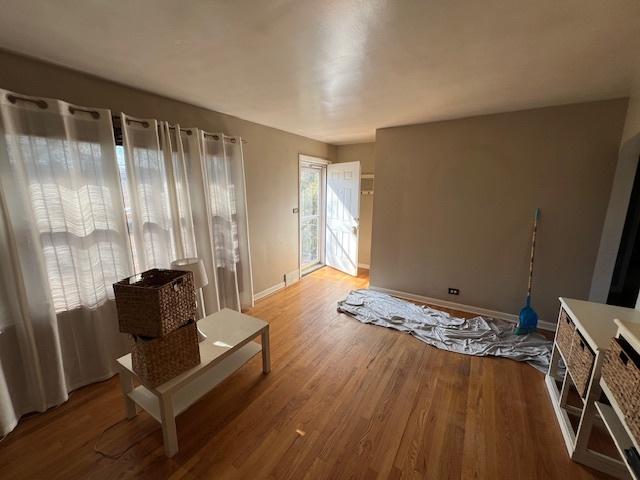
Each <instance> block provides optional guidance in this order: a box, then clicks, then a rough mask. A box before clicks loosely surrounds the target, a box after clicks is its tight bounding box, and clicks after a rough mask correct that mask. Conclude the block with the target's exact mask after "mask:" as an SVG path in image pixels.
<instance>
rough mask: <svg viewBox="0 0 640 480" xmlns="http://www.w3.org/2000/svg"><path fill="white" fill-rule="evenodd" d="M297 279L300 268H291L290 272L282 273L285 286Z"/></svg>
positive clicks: (297, 280)
mask: <svg viewBox="0 0 640 480" xmlns="http://www.w3.org/2000/svg"><path fill="white" fill-rule="evenodd" d="M299 281H300V270H293V271H292V272H289V273H285V274H284V284H285V285H286V286H287V287H288V286H289V285H293V284H294V283H296V282H299Z"/></svg>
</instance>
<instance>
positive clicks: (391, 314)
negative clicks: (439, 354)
mask: <svg viewBox="0 0 640 480" xmlns="http://www.w3.org/2000/svg"><path fill="white" fill-rule="evenodd" d="M338 310H339V311H340V312H343V313H346V314H349V315H351V316H352V317H355V318H356V319H357V320H359V321H360V322H362V323H371V324H373V325H379V326H381V327H387V328H393V329H395V330H400V331H402V332H409V333H410V334H411V335H413V336H414V337H416V338H418V339H419V340H422V341H423V342H425V343H428V344H429V345H433V346H434V347H437V348H440V349H442V350H449V351H452V352H457V353H463V354H466V355H478V356H486V355H495V356H499V357H507V358H511V359H513V360H518V361H520V362H527V363H529V364H530V365H532V366H534V367H535V368H537V369H538V370H540V371H541V372H546V371H547V369H548V367H549V360H550V358H551V348H552V342H551V341H549V340H547V339H546V338H544V337H543V336H542V335H540V334H539V333H530V334H527V335H516V334H515V333H514V330H515V325H514V324H512V323H510V322H506V321H503V320H496V319H489V318H483V317H473V318H469V319H465V318H457V317H453V316H451V315H449V314H448V313H446V312H442V311H440V310H434V309H433V308H429V307H424V306H420V305H416V304H413V303H411V302H407V301H405V300H401V299H399V298H395V297H392V296H390V295H387V294H385V293H381V292H376V291H374V290H367V289H361V290H354V291H352V292H350V293H349V295H347V298H346V299H344V300H342V301H340V302H338Z"/></svg>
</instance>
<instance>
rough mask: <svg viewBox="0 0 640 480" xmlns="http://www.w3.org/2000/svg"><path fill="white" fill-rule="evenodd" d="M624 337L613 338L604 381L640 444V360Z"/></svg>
mask: <svg viewBox="0 0 640 480" xmlns="http://www.w3.org/2000/svg"><path fill="white" fill-rule="evenodd" d="M638 357H639V355H638V353H636V352H635V351H634V350H633V348H632V347H631V346H630V345H629V344H628V343H627V341H626V340H625V339H624V337H619V338H612V339H611V343H610V344H609V350H608V351H607V355H606V357H605V359H604V362H603V364H602V379H603V380H604V382H605V383H606V384H607V387H609V390H611V394H612V395H613V396H614V397H615V399H616V402H617V404H618V406H619V407H620V410H622V414H623V415H624V417H625V423H626V424H627V426H628V427H629V429H630V430H631V433H632V434H633V436H634V437H635V438H636V441H638V442H640V411H639V407H640V366H639V365H640V358H638Z"/></svg>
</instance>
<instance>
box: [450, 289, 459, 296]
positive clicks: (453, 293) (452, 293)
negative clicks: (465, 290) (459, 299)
mask: <svg viewBox="0 0 640 480" xmlns="http://www.w3.org/2000/svg"><path fill="white" fill-rule="evenodd" d="M449 295H460V290H458V289H457V288H450V289H449Z"/></svg>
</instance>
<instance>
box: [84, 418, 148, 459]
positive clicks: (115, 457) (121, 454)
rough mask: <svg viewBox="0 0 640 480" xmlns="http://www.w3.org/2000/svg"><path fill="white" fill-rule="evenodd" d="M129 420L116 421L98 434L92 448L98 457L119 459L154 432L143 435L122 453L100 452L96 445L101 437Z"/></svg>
mask: <svg viewBox="0 0 640 480" xmlns="http://www.w3.org/2000/svg"><path fill="white" fill-rule="evenodd" d="M128 420H129V419H128V418H123V419H122V420H118V421H117V422H116V423H114V424H113V425H110V426H108V427H107V428H105V429H104V430H103V431H102V433H101V434H100V436H99V437H98V439H97V440H96V443H95V445H94V446H93V451H94V452H96V453H97V454H98V455H101V456H102V457H104V458H108V459H110V460H118V459H119V458H121V457H122V456H123V455H124V454H125V453H127V452H128V451H129V450H131V449H132V448H133V447H135V446H136V445H138V444H139V443H140V442H142V440H144V439H145V438H147V437H148V436H149V435H151V434H152V433H154V432H155V431H156V430H151V431H150V432H147V433H146V434H144V435H143V436H142V437H140V438H139V439H138V440H136V441H135V442H133V443H132V444H131V445H129V446H128V447H127V448H125V449H124V450H123V451H122V452H120V453H118V454H115V455H112V454H110V453H106V452H103V451H102V450H100V449H99V448H98V444H99V443H100V441H101V440H102V437H103V436H104V434H105V433H107V432H108V431H109V430H111V429H112V428H114V427H116V426H118V425H120V424H121V423H124V422H127V421H128Z"/></svg>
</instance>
